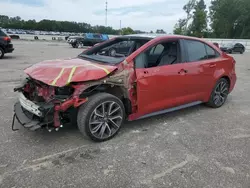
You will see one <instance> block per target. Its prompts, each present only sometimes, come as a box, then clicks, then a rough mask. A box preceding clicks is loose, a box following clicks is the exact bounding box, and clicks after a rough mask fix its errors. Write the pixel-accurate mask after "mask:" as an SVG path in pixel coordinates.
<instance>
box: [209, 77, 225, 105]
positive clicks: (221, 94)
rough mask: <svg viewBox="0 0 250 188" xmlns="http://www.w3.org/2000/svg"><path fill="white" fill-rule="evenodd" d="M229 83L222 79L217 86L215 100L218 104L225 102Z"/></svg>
mask: <svg viewBox="0 0 250 188" xmlns="http://www.w3.org/2000/svg"><path fill="white" fill-rule="evenodd" d="M228 92H229V91H228V83H227V82H225V81H221V82H220V83H219V84H218V85H217V86H216V88H215V91H214V96H213V102H214V104H215V105H216V106H221V105H223V104H224V103H225V101H226V99H227V96H228Z"/></svg>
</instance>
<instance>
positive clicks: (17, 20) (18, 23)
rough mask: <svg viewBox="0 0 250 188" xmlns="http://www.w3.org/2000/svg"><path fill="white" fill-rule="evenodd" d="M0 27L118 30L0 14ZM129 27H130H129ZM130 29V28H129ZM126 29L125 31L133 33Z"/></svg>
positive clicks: (44, 29)
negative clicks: (25, 19)
mask: <svg viewBox="0 0 250 188" xmlns="http://www.w3.org/2000/svg"><path fill="white" fill-rule="evenodd" d="M0 27H3V28H9V29H25V30H41V31H57V32H75V33H88V32H91V33H105V34H118V33H119V30H115V29H113V28H112V27H105V26H99V25H96V26H91V25H90V24H87V23H78V22H69V21H56V20H47V19H44V20H41V21H39V22H36V21H35V20H28V21H24V20H22V19H21V17H19V16H16V17H8V16H5V15H0ZM130 29H131V28H130ZM131 30H132V29H131ZM131 30H129V29H127V31H126V30H125V32H128V33H131V32H132V33H133V30H132V31H131Z"/></svg>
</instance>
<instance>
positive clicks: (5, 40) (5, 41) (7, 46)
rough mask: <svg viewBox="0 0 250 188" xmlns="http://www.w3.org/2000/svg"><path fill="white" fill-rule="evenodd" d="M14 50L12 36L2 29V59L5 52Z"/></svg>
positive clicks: (0, 54) (0, 52) (0, 53)
mask: <svg viewBox="0 0 250 188" xmlns="http://www.w3.org/2000/svg"><path fill="white" fill-rule="evenodd" d="M13 50H14V48H13V44H12V43H11V38H10V37H9V36H8V35H7V34H6V33H5V32H3V31H2V30H1V29H0V59H2V58H3V57H4V54H6V53H12V52H13Z"/></svg>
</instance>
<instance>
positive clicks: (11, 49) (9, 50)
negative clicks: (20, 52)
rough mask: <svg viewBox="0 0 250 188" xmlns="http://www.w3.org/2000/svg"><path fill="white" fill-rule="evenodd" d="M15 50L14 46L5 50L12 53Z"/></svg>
mask: <svg viewBox="0 0 250 188" xmlns="http://www.w3.org/2000/svg"><path fill="white" fill-rule="evenodd" d="M13 51H14V48H7V49H6V50H5V53H12V52H13Z"/></svg>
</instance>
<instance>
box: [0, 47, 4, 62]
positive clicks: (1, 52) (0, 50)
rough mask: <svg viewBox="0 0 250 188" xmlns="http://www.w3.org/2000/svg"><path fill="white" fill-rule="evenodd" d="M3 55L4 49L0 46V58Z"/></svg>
mask: <svg viewBox="0 0 250 188" xmlns="http://www.w3.org/2000/svg"><path fill="white" fill-rule="evenodd" d="M3 56H4V50H3V48H1V47H0V59H2V58H3Z"/></svg>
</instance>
